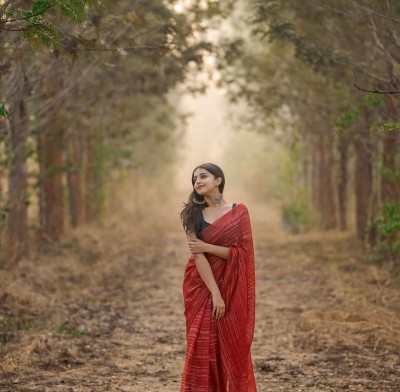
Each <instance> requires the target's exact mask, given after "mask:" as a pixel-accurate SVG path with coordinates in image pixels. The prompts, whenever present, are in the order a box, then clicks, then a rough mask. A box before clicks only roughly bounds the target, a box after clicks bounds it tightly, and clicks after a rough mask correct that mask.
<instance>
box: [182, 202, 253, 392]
mask: <svg viewBox="0 0 400 392" xmlns="http://www.w3.org/2000/svg"><path fill="white" fill-rule="evenodd" d="M202 234H203V240H204V241H205V242H207V243H212V244H215V245H220V246H225V247H230V250H229V255H228V259H226V260H225V259H222V258H220V257H217V256H214V255H209V254H207V255H206V257H207V259H208V261H209V263H210V266H211V268H212V271H213V274H214V277H215V280H216V282H217V284H218V286H219V288H220V291H221V295H222V298H223V299H224V302H225V306H226V310H225V315H224V317H223V318H221V319H219V320H216V319H215V318H213V317H212V299H211V294H210V292H209V290H208V288H207V286H206V285H205V284H204V282H203V280H202V279H201V277H200V275H199V273H198V271H197V267H196V264H195V261H194V259H193V258H190V259H189V261H188V263H187V265H186V269H185V276H184V283H183V295H184V300H185V317H186V332H187V352H186V360H185V367H184V372H183V376H182V384H181V392H189V391H190V392H255V391H256V384H255V380H254V373H253V366H252V362H251V354H250V347H251V342H252V340H253V333H254V318H255V274H254V249H253V239H252V233H251V226H250V219H249V215H248V211H247V208H246V207H245V206H244V205H243V204H239V205H238V206H237V207H235V208H233V209H232V210H231V211H229V212H228V213H226V214H225V215H223V216H222V217H221V218H219V219H218V220H217V221H215V222H214V223H213V224H212V225H210V226H208V227H207V228H206V229H204V230H203V233H202Z"/></svg>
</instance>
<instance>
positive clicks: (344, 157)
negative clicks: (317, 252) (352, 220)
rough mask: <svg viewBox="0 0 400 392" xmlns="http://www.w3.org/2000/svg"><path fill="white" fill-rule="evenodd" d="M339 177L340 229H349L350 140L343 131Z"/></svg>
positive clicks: (340, 141)
mask: <svg viewBox="0 0 400 392" xmlns="http://www.w3.org/2000/svg"><path fill="white" fill-rule="evenodd" d="M338 150H339V178H338V191H337V192H338V203H339V224H340V230H342V231H345V230H347V227H348V225H347V184H348V178H349V174H348V165H347V163H348V156H349V153H348V152H349V140H348V137H347V136H346V135H345V134H344V133H342V134H341V135H340V137H339V145H338Z"/></svg>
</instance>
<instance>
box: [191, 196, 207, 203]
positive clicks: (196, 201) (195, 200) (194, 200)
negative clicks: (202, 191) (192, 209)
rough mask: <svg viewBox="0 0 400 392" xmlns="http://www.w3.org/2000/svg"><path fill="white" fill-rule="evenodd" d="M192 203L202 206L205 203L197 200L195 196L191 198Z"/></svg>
mask: <svg viewBox="0 0 400 392" xmlns="http://www.w3.org/2000/svg"><path fill="white" fill-rule="evenodd" d="M193 202H194V203H196V204H204V203H205V202H206V201H205V200H197V199H196V196H193Z"/></svg>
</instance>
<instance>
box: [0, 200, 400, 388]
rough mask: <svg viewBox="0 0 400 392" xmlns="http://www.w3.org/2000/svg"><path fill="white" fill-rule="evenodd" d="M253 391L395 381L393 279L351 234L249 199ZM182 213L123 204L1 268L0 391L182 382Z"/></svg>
mask: <svg viewBox="0 0 400 392" xmlns="http://www.w3.org/2000/svg"><path fill="white" fill-rule="evenodd" d="M249 207H250V212H251V215H252V221H253V231H254V235H255V245H256V264H257V321H256V329H255V337H254V344H253V348H252V352H253V360H254V365H255V370H256V376H257V382H258V389H259V391H271V392H278V391H284V392H291V391H293V392H294V391H296V392H297V391H376V392H389V391H393V392H394V391H397V392H398V391H400V360H399V354H400V336H399V331H400V297H399V293H400V289H399V280H398V279H397V280H396V279H395V278H391V277H390V275H389V274H388V272H386V271H385V270H383V269H382V268H378V267H376V266H372V265H366V264H363V263H362V262H361V260H359V257H357V254H359V252H358V250H357V246H356V244H355V242H354V240H353V239H351V238H350V236H349V235H347V236H346V235H341V234H335V233H330V234H326V235H321V234H307V235H299V236H291V235H288V234H287V233H285V232H283V231H282V230H281V229H280V226H279V221H278V219H277V216H276V214H275V212H274V211H273V210H270V209H269V208H267V207H261V206H257V205H254V206H253V205H251V206H249ZM187 257H188V252H187V249H186V244H185V240H184V236H183V235H182V230H181V228H180V226H179V223H178V220H177V214H176V213H172V214H170V215H165V216H159V218H158V219H157V221H151V222H150V221H149V220H146V221H144V220H143V219H140V220H137V219H134V217H130V216H128V215H127V216H125V219H121V218H119V219H116V218H115V220H114V221H113V222H111V223H109V224H108V225H107V226H106V227H100V228H99V227H96V228H86V229H85V230H81V231H76V232H74V233H73V234H70V235H69V236H68V237H67V238H66V239H65V240H64V241H63V242H62V244H61V246H59V247H58V248H49V249H47V250H46V252H45V254H43V253H42V254H41V255H40V256H37V257H35V258H32V259H30V260H26V261H24V262H22V263H21V264H20V265H19V266H18V268H15V269H14V270H13V271H6V270H0V278H1V280H0V344H1V345H0V350H1V352H0V354H1V357H0V364H1V368H0V390H1V391H19V392H22V391H70V392H78V391H82V392H83V391H99V392H100V391H101V392H103V391H104V392H106V391H165V392H172V391H174V392H176V391H179V383H180V374H181V371H182V368H183V362H184V355H185V340H184V339H185V325H184V318H183V304H182V297H181V285H182V275H183V270H184V266H185V263H186V260H187Z"/></svg>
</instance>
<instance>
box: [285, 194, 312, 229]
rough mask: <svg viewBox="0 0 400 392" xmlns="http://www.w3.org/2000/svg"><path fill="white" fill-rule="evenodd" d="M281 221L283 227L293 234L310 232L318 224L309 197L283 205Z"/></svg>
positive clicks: (303, 196) (305, 196)
mask: <svg viewBox="0 0 400 392" xmlns="http://www.w3.org/2000/svg"><path fill="white" fill-rule="evenodd" d="M281 219H282V224H283V227H284V228H285V229H286V230H288V231H289V232H290V233H292V234H299V233H303V232H305V231H308V230H310V229H311V228H312V227H314V226H315V224H316V223H317V217H316V214H315V212H314V211H313V210H312V207H311V205H310V203H309V200H308V197H307V195H301V196H300V197H297V198H296V199H293V200H291V201H288V202H284V203H282V205H281Z"/></svg>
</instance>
